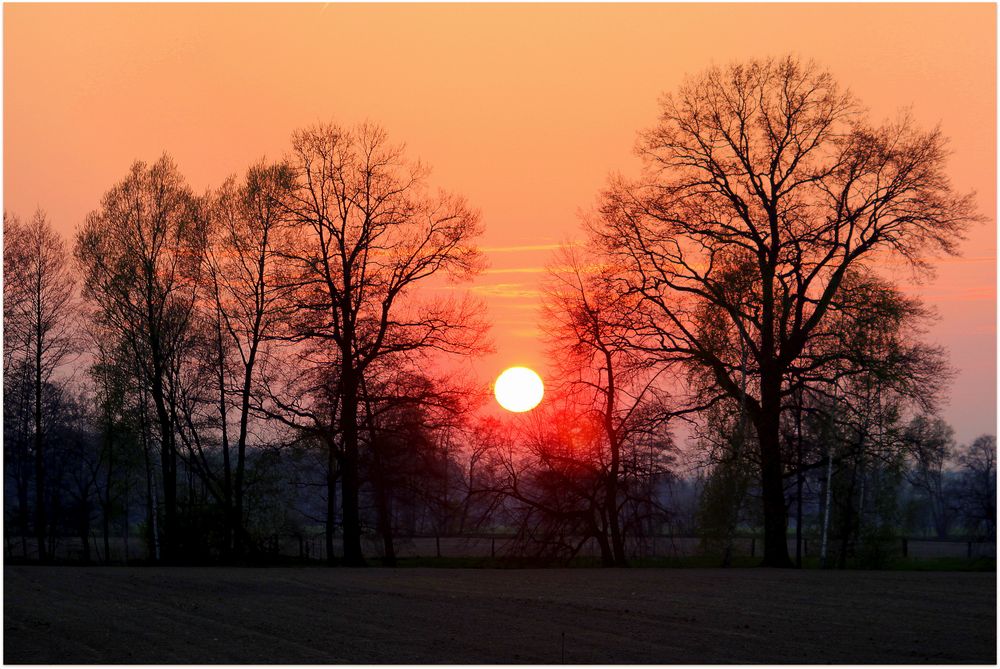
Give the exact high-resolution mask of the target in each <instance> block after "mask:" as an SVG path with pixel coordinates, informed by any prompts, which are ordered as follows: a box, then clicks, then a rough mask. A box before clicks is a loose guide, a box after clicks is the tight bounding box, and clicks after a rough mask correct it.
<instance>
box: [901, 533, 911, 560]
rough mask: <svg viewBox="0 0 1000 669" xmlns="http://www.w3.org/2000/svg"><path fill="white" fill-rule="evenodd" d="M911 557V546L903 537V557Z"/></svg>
mask: <svg viewBox="0 0 1000 669" xmlns="http://www.w3.org/2000/svg"><path fill="white" fill-rule="evenodd" d="M909 556H910V546H909V544H908V543H907V541H906V537H903V557H909Z"/></svg>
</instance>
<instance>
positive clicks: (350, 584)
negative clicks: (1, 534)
mask: <svg viewBox="0 0 1000 669" xmlns="http://www.w3.org/2000/svg"><path fill="white" fill-rule="evenodd" d="M4 661H5V662H8V663H32V664H47V663H67V662H72V663H89V662H99V663H119V662H127V663H188V662H197V663H275V662H277V663H311V662H319V663H338V662H349V663H383V662H391V663H436V662H448V663H490V662H522V663H545V664H558V663H560V662H563V661H565V662H566V663H590V662H600V663H675V662H682V663H741V662H767V663H781V662H795V663H809V662H836V663H900V662H901V663H914V662H933V663H948V662H962V663H981V664H994V663H995V662H996V574H995V573H955V572H951V573H914V572H857V571H849V572H820V571H802V572H795V571H773V570H761V569H733V570H708V569H705V570H702V569H676V570H667V569H633V570H620V571H606V570H597V569H569V570H557V569H550V570H485V569H482V570H466V569H454V570H452V569H366V570H347V569H323V568H297V569H296V568H291V569H223V568H177V569H163V568H79V567H6V568H5V569H4Z"/></svg>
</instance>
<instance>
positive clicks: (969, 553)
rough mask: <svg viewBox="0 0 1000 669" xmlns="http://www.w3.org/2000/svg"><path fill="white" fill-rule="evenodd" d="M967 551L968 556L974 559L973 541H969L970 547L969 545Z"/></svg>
mask: <svg viewBox="0 0 1000 669" xmlns="http://www.w3.org/2000/svg"><path fill="white" fill-rule="evenodd" d="M966 553H967V555H968V558H969V559H970V560H971V559H972V542H971V541H970V542H969V547H968V550H967V551H966Z"/></svg>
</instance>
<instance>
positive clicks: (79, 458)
mask: <svg viewBox="0 0 1000 669" xmlns="http://www.w3.org/2000/svg"><path fill="white" fill-rule="evenodd" d="M943 145H944V140H943V138H942V137H941V135H940V134H939V133H938V132H937V131H932V132H924V131H921V130H919V129H917V128H916V127H915V126H914V124H913V123H912V121H910V120H909V119H908V118H905V117H904V118H902V119H900V120H899V121H896V122H894V123H889V124H886V125H883V126H877V127H876V126H872V125H871V124H870V123H869V122H868V121H867V120H866V119H865V117H864V114H863V113H862V112H861V109H860V106H859V104H858V103H857V102H856V101H855V100H854V99H853V98H852V97H851V96H850V95H848V94H847V93H845V92H843V91H842V90H841V89H840V88H839V87H838V86H837V85H836V84H835V82H833V80H832V79H831V77H830V76H829V75H828V74H826V73H825V72H823V71H821V70H819V69H818V68H816V67H814V66H812V65H806V64H803V63H800V62H797V61H795V60H793V59H785V60H771V61H760V62H751V63H748V64H743V65H736V66H732V67H729V68H716V69H712V70H710V71H708V72H707V73H705V74H703V75H701V76H699V77H696V78H692V79H691V80H689V82H688V83H687V84H685V86H684V87H683V88H682V89H681V91H680V92H679V93H678V94H677V95H675V96H672V97H667V98H666V99H665V100H664V103H663V108H662V116H661V119H660V121H659V123H658V124H657V125H656V126H655V127H654V128H653V129H652V130H650V131H648V132H646V133H645V134H644V135H643V136H642V139H641V140H640V144H639V151H640V154H641V156H642V157H643V158H644V160H645V170H644V172H643V174H642V176H641V177H639V178H638V179H635V180H627V179H624V178H616V179H614V180H613V181H612V182H611V185H610V186H609V188H608V189H607V190H606V192H605V193H604V194H603V195H602V198H601V201H600V206H599V208H598V210H597V211H596V212H595V214H594V216H593V217H592V218H591V219H590V220H589V221H588V229H589V231H590V233H591V237H590V243H589V245H587V246H586V247H568V248H566V249H564V250H563V251H562V252H561V253H560V254H559V255H558V256H557V257H556V258H554V260H553V263H552V265H551V271H550V272H549V277H548V279H547V281H546V284H545V291H544V299H543V312H542V316H541V321H542V322H543V324H544V327H543V330H544V333H545V338H546V341H547V343H548V347H549V356H550V359H551V363H552V364H551V365H550V370H551V373H550V378H548V379H547V385H548V388H547V395H546V400H545V402H543V404H542V405H541V406H540V407H539V408H537V409H535V410H534V411H533V412H531V413H529V414H525V415H521V416H508V417H507V418H503V419H500V418H486V417H483V415H482V414H481V413H480V412H479V411H477V409H478V408H479V406H480V404H481V403H482V402H483V401H484V400H485V398H486V392H485V391H486V389H485V388H480V387H478V386H477V385H476V384H475V383H472V382H470V381H468V379H467V376H468V375H466V374H465V373H464V372H463V370H464V366H463V360H465V359H466V358H468V357H469V356H471V355H475V354H477V353H481V352H483V351H485V350H487V349H488V346H489V345H488V342H487V340H486V338H485V336H486V331H487V328H486V324H485V322H484V321H483V319H482V316H481V314H482V309H481V306H480V305H478V304H476V303H475V302H473V301H471V300H470V299H464V298H461V297H455V296H457V295H460V294H461V293H460V292H458V291H454V290H427V289H426V288H428V287H430V286H437V287H440V286H441V285H442V284H443V282H442V281H439V280H440V279H444V278H447V279H451V280H461V279H466V278H469V277H471V276H472V275H474V274H475V273H476V272H477V271H478V270H479V269H480V268H481V267H482V265H483V259H482V254H481V252H480V251H479V250H478V248H477V247H476V245H475V239H476V237H477V235H478V234H479V233H480V231H481V224H480V221H479V214H478V212H476V211H475V210H474V209H473V208H472V207H471V206H470V205H469V204H468V203H467V202H466V201H465V200H464V199H463V198H462V197H460V196H458V195H454V194H450V193H447V192H445V191H441V190H435V189H432V188H431V187H430V184H429V171H428V169H427V168H426V167H425V166H424V165H422V164H420V163H419V162H416V161H413V160H411V159H409V158H408V157H407V156H406V153H405V149H404V147H403V146H402V145H398V144H394V143H392V142H390V140H389V139H388V137H387V135H386V133H385V132H384V131H383V130H382V129H381V128H379V127H377V126H374V125H372V124H364V125H360V126H356V127H341V126H336V125H317V126H313V127H311V128H307V129H305V130H301V131H299V132H296V133H294V135H293V137H292V142H291V148H290V151H289V153H288V155H287V157H285V158H284V159H282V160H279V161H275V162H266V161H262V162H259V163H257V164H255V165H253V166H251V167H250V168H249V169H248V170H247V171H246V172H245V173H244V174H242V175H239V176H232V177H229V178H228V179H226V180H225V181H224V182H223V183H222V185H221V186H219V187H218V188H216V189H213V190H210V191H208V192H206V193H203V194H200V195H199V194H196V193H195V192H194V191H193V190H192V189H191V188H190V187H189V186H188V185H187V183H186V181H185V179H184V177H183V175H182V174H181V173H180V171H179V169H178V168H177V166H176V165H174V163H173V162H172V161H171V160H170V158H169V157H167V156H164V157H162V158H161V159H159V160H158V161H156V162H155V163H153V164H146V163H142V162H136V163H135V164H134V165H132V167H131V168H130V169H129V171H128V173H127V174H126V175H125V176H124V178H123V179H122V180H121V181H120V182H119V183H117V184H114V185H113V186H111V187H110V188H109V190H108V191H107V192H106V193H105V194H104V196H103V197H102V198H101V200H100V202H99V204H98V206H97V207H96V209H95V210H94V211H93V212H92V213H91V214H90V215H89V216H88V217H87V219H86V220H85V221H84V222H83V225H82V226H81V227H80V228H79V230H78V233H77V235H76V239H75V244H74V246H73V250H72V253H70V252H68V251H67V248H66V246H65V243H64V242H63V240H61V239H60V238H59V236H58V235H57V234H56V233H55V232H54V231H53V229H52V227H51V225H50V224H49V222H48V220H47V219H46V217H45V215H44V214H43V213H41V212H38V213H36V214H35V215H34V217H33V218H32V219H31V220H30V221H29V222H23V221H21V220H20V219H18V218H17V217H16V216H14V215H8V214H7V213H5V214H4V240H5V242H4V452H5V471H4V474H5V477H6V478H5V481H6V486H5V491H6V493H5V504H4V512H5V521H6V522H5V528H6V537H5V539H6V550H7V554H8V555H9V556H26V557H32V558H37V559H39V560H49V559H52V558H54V557H66V556H67V555H70V552H69V547H70V546H72V547H73V548H72V552H73V554H72V557H76V558H79V559H83V560H85V561H91V560H101V561H105V562H115V561H122V560H135V559H143V560H151V561H163V562H168V563H179V562H186V561H207V560H213V561H223V562H239V561H247V560H255V559H262V558H264V557H266V556H267V555H269V554H272V553H274V552H275V551H276V550H277V545H276V542H278V541H279V540H281V541H286V542H287V541H288V540H289V539H292V540H297V541H298V546H299V550H300V552H301V554H302V555H303V556H306V555H309V556H312V557H315V556H316V552H317V547H316V546H315V545H314V544H313V543H312V538H313V537H314V536H320V535H322V536H323V542H322V543H323V546H322V549H321V550H319V551H318V552H320V553H322V554H323V555H325V556H326V558H327V559H328V560H329V561H330V562H331V563H342V564H348V565H360V564H364V563H365V555H364V553H365V552H366V551H367V552H368V553H369V557H370V556H371V555H372V554H376V555H378V556H380V557H381V558H382V559H383V561H384V562H385V563H386V564H394V563H395V561H396V558H397V552H398V549H399V545H398V542H399V540H400V538H401V537H403V538H405V537H413V536H419V535H436V536H440V535H448V534H482V533H502V534H507V535H510V536H513V537H515V539H516V540H515V541H513V542H511V543H509V544H507V548H505V550H506V551H508V552H509V553H514V554H517V555H520V556H535V557H538V558H546V559H555V560H565V559H569V558H572V557H574V556H576V555H579V554H580V553H581V551H582V550H583V549H584V547H585V546H587V545H595V546H596V547H597V554H598V555H599V556H600V559H601V561H602V563H603V564H605V565H607V566H625V565H627V564H628V563H629V561H630V560H631V559H632V557H633V556H636V555H640V554H643V552H644V551H647V549H648V545H650V544H651V543H652V542H655V540H656V537H657V536H660V535H663V534H674V535H688V536H690V535H698V536H699V537H700V538H701V541H702V544H703V546H704V548H705V550H707V551H709V552H712V553H715V554H717V555H718V556H719V558H720V562H721V563H723V564H728V563H729V562H730V561H731V560H732V557H733V555H734V554H735V551H736V548H735V546H736V541H737V539H739V538H740V537H741V536H746V535H747V534H754V533H757V532H759V531H762V532H763V535H764V563H765V564H768V565H773V566H788V565H789V564H791V563H792V562H791V558H790V554H789V551H788V544H789V539H790V538H791V536H790V534H789V528H790V526H792V525H794V531H795V534H794V539H795V541H794V542H793V545H795V546H797V548H796V551H795V558H796V562H798V563H800V564H801V560H802V558H803V552H804V551H803V548H804V544H805V542H806V541H812V542H813V543H812V544H811V545H812V546H814V547H818V552H819V554H820V555H821V559H822V560H823V562H824V563H825V564H827V565H828V566H847V565H850V564H855V563H859V562H860V563H863V564H867V565H879V564H883V563H884V561H885V559H886V558H887V557H888V556H889V555H890V552H887V546H889V545H893V544H892V540H893V538H894V537H898V536H906V535H910V536H934V537H954V536H962V537H967V538H970V539H973V538H974V539H982V540H994V539H995V532H996V507H995V495H996V444H995V439H994V438H993V437H992V436H983V437H980V438H979V439H977V440H975V441H974V442H973V443H972V444H969V445H967V446H961V447H960V446H957V445H956V444H955V443H954V439H953V436H952V432H951V429H950V427H948V426H947V425H946V424H945V423H944V422H943V421H941V419H940V418H939V417H937V413H936V412H937V410H938V407H939V405H940V402H941V399H942V398H943V396H944V392H945V391H946V386H947V380H948V377H949V370H948V367H947V364H946V362H945V356H944V352H943V351H941V350H940V349H938V348H936V347H933V346H929V345H927V344H925V343H923V341H922V339H923V337H922V335H923V329H924V326H925V324H926V322H927V319H928V317H929V313H928V311H927V310H926V309H925V308H924V307H923V306H922V305H921V303H920V302H919V301H918V300H915V299H913V298H910V297H907V296H905V295H904V294H902V293H901V292H900V291H899V290H898V289H897V288H896V287H895V286H894V285H893V283H892V282H891V281H890V280H888V279H887V278H886V277H884V276H882V275H880V274H879V272H878V263H879V261H880V260H882V259H884V258H890V257H895V258H902V259H903V260H905V261H906V262H907V263H908V264H910V265H911V266H912V267H913V269H914V270H915V271H917V272H925V271H926V269H927V266H928V265H927V258H928V254H929V253H932V252H934V251H935V250H937V251H943V252H946V253H953V252H954V250H955V244H956V242H957V240H958V239H960V236H961V233H962V231H963V230H964V229H965V227H966V226H967V225H968V224H969V223H970V222H971V221H973V220H975V218H976V217H975V215H974V212H973V209H972V202H971V199H970V198H968V197H964V196H959V195H956V194H955V193H954V191H953V189H952V188H951V186H950V184H949V183H948V180H947V178H946V176H945V172H944V156H945V152H944V148H943ZM74 276H79V277H80V279H81V282H80V285H79V287H78V286H77V285H76V284H75V282H74V280H73V277H74ZM682 434H685V435H687V436H688V437H689V438H688V439H687V443H680V442H679V439H678V436H679V435H682ZM790 521H791V522H790ZM366 546H367V548H366ZM809 552H810V553H815V552H817V550H816V549H814V550H812V551H809Z"/></svg>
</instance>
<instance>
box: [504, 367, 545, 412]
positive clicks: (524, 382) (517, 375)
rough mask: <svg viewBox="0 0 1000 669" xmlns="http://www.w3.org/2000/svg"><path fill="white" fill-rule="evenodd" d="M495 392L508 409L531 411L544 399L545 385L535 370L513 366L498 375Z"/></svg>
mask: <svg viewBox="0 0 1000 669" xmlns="http://www.w3.org/2000/svg"><path fill="white" fill-rule="evenodd" d="M493 394H494V395H495V396H496V398H497V402H499V403H500V406H502V407H503V408H504V409H506V410H507V411H513V412H514V413H523V412H525V411H531V410H532V409H534V408H535V407H536V406H538V403H539V402H541V401H542V396H543V395H544V394H545V385H544V384H543V383H542V379H541V377H540V376H538V374H536V373H535V372H534V371H532V370H530V369H528V368H527V367H511V368H510V369H506V370H504V372H503V373H502V374H501V375H500V376H498V377H497V380H496V383H495V384H494V386H493Z"/></svg>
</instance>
